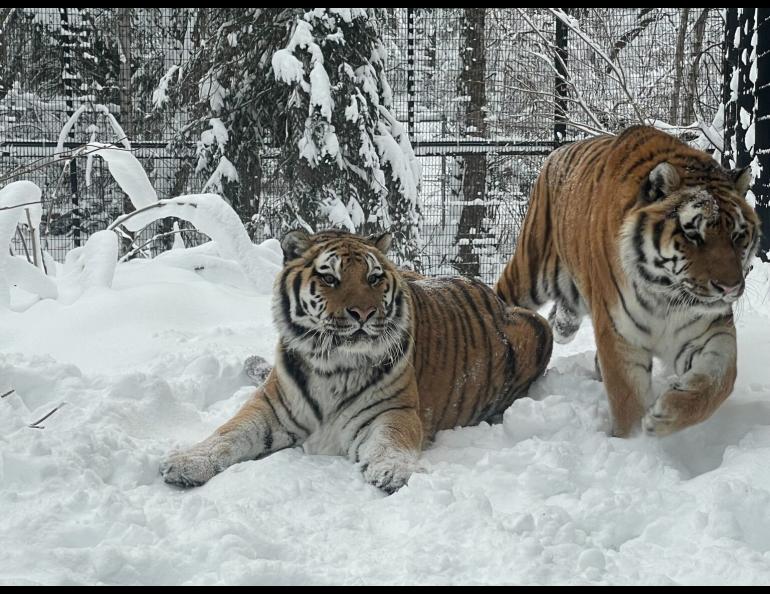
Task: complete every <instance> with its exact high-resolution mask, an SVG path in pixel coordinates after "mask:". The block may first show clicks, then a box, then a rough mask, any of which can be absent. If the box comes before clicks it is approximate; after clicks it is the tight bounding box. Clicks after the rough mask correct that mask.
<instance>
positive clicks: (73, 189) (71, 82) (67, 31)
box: [59, 8, 82, 247]
mask: <svg viewBox="0 0 770 594" xmlns="http://www.w3.org/2000/svg"><path fill="white" fill-rule="evenodd" d="M68 10H69V9H68V8H60V9H59V15H60V17H61V32H62V48H63V50H64V51H63V61H64V65H63V66H64V67H63V71H64V88H65V89H66V95H67V99H66V105H67V116H68V117H72V114H73V113H75V100H76V98H77V92H78V89H77V84H76V82H75V81H76V79H77V75H76V74H75V71H74V70H75V69H74V68H73V65H72V47H73V46H74V45H75V33H74V31H73V30H72V27H71V26H70V22H69V13H68ZM75 10H77V9H75ZM69 138H70V139H72V138H73V131H72V130H70V133H69ZM69 183H70V200H71V201H72V243H73V244H74V246H75V247H79V246H80V231H81V226H82V222H81V220H80V196H79V194H78V170H77V166H76V164H75V159H71V160H70V162H69Z"/></svg>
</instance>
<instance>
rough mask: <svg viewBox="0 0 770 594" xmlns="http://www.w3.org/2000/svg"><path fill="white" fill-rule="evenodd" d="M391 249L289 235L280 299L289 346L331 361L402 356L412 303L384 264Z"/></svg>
mask: <svg viewBox="0 0 770 594" xmlns="http://www.w3.org/2000/svg"><path fill="white" fill-rule="evenodd" d="M390 242H391V236H390V234H387V233H386V234H382V235H379V236H370V237H366V238H365V237H361V236H358V235H353V234H351V233H346V232H343V231H323V232H320V233H316V234H315V235H309V234H308V233H306V232H305V231H301V230H297V231H292V232H290V233H288V234H287V235H286V236H285V237H284V239H283V241H282V242H281V248H282V250H283V254H284V269H283V271H282V273H281V274H280V276H279V277H278V279H277V280H276V285H275V291H274V299H273V316H274V318H275V321H276V324H277V326H278V329H279V332H280V334H281V338H282V340H283V343H284V345H286V346H287V347H288V348H291V349H295V350H297V351H299V352H301V353H303V354H304V355H306V356H309V357H311V358H314V359H316V360H326V361H328V360H329V359H333V358H336V357H354V358H361V357H364V358H366V359H369V360H375V361H377V360H380V361H381V360H384V359H386V358H388V357H391V358H393V357H395V356H396V355H397V354H402V353H403V352H404V351H405V350H406V348H407V346H406V345H405V341H406V339H407V337H408V336H409V335H410V333H409V332H408V328H409V325H410V308H409V296H408V293H407V291H406V290H405V285H404V281H403V280H402V279H401V277H400V275H399V274H398V272H397V271H396V268H395V266H394V265H393V264H392V263H391V262H390V260H388V258H387V257H386V256H385V253H386V252H387V250H388V248H389V247H390Z"/></svg>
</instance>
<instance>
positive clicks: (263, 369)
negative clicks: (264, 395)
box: [243, 355, 273, 386]
mask: <svg viewBox="0 0 770 594" xmlns="http://www.w3.org/2000/svg"><path fill="white" fill-rule="evenodd" d="M272 369H273V366H272V365H270V363H268V362H267V361H266V360H265V359H263V358H262V357H260V356H259V355H252V356H251V357H248V358H247V359H246V360H245V361H244V362H243V371H244V373H245V374H246V375H247V376H248V378H249V379H250V380H251V381H252V382H254V385H256V386H261V385H262V383H263V382H264V381H265V379H266V378H267V376H268V375H269V374H270V371H271V370H272Z"/></svg>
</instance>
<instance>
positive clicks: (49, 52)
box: [0, 8, 724, 282]
mask: <svg viewBox="0 0 770 594" xmlns="http://www.w3.org/2000/svg"><path fill="white" fill-rule="evenodd" d="M211 10H215V9H121V8H115V9H93V8H84V9H76V8H59V9H31V8H30V9H27V8H15V9H0V177H4V178H6V181H7V180H8V179H9V177H8V176H9V174H11V173H12V172H13V170H14V168H16V167H19V166H28V165H29V164H30V163H31V162H33V161H35V160H40V163H43V162H47V161H50V160H51V159H52V157H53V155H54V151H55V149H56V146H57V144H59V143H63V146H64V147H65V148H68V147H69V148H71V147H75V146H79V145H82V144H83V143H84V142H88V141H91V140H96V141H101V142H119V141H120V140H122V138H123V137H128V139H130V141H131V147H132V150H133V151H134V152H135V154H136V155H137V157H138V158H139V159H140V161H141V162H142V163H143V165H144V166H145V168H146V169H147V172H148V175H149V177H150V180H151V182H152V183H153V184H154V186H155V188H156V189H157V191H158V195H159V197H161V198H167V197H171V196H174V195H177V194H181V193H184V192H190V191H200V190H201V188H200V187H196V185H195V184H196V183H198V182H196V180H195V178H194V176H192V175H191V172H193V171H194V170H195V167H196V145H195V144H194V143H191V142H190V141H189V139H185V138H186V137H184V136H183V132H184V131H185V126H186V125H187V123H188V121H189V120H190V119H191V117H192V116H193V115H194V114H192V113H191V110H192V108H185V107H184V105H183V107H182V108H180V109H177V110H167V109H166V110H163V109H159V108H158V107H159V103H162V102H163V100H164V97H165V90H166V88H167V87H169V85H172V84H173V82H174V80H176V79H178V78H179V77H182V76H194V75H195V73H190V72H181V71H179V69H178V66H179V64H181V63H182V62H183V61H184V57H185V56H186V55H187V54H189V53H190V52H191V51H193V50H194V48H196V47H200V46H201V45H202V44H205V43H207V42H208V40H209V37H208V35H209V33H207V31H206V22H207V14H208V13H207V12H206V11H211ZM193 11H197V12H193ZM380 14H381V18H382V22H381V24H380V30H381V34H382V38H383V42H384V44H385V47H386V50H387V51H388V59H389V61H388V77H389V81H390V84H391V87H392V97H393V109H394V111H395V113H396V115H397V117H398V118H399V119H400V120H401V121H403V122H404V123H405V124H407V126H408V130H409V133H410V137H411V139H412V142H413V145H414V148H415V152H416V154H417V156H418V159H419V162H420V164H421V166H422V170H423V178H422V186H421V210H422V216H423V228H422V238H423V254H422V263H423V266H424V267H425V270H426V272H428V273H434V274H435V273H448V272H454V271H456V270H460V271H462V272H464V273H468V274H478V275H480V276H481V277H482V278H484V279H485V280H487V281H490V282H491V281H494V279H495V277H496V275H497V273H498V271H499V269H500V268H501V266H502V265H503V264H504V262H505V261H506V260H507V258H508V257H509V256H510V254H511V253H512V251H513V247H514V243H515V239H516V236H517V233H518V229H519V227H520V224H521V221H522V218H523V216H524V213H525V212H526V206H527V197H528V194H529V190H530V187H531V186H532V184H533V182H534V179H535V177H536V175H537V172H538V171H539V169H540V167H541V165H542V162H543V159H544V158H545V156H546V155H547V154H548V153H549V152H550V151H551V150H553V148H554V147H555V146H556V145H558V144H559V143H562V142H568V141H570V140H573V139H575V138H578V137H581V136H584V135H586V134H595V133H600V132H605V131H606V132H614V131H617V130H618V129H621V128H623V127H625V126H627V125H630V124H634V123H640V122H641V121H652V120H657V121H659V122H666V123H667V124H669V125H672V126H675V127H676V126H679V127H680V129H679V132H682V131H683V130H684V131H685V132H686V129H687V128H688V127H692V128H693V130H692V133H691V138H695V137H696V136H697V135H698V134H702V126H701V127H699V128H697V129H696V128H695V127H694V126H692V124H694V123H695V122H696V121H697V122H700V123H702V124H705V125H708V124H710V123H711V122H712V121H713V120H714V119H715V118H716V117H718V111H719V106H720V103H721V97H722V95H721V94H722V72H721V68H722V58H721V52H722V48H721V44H722V41H723V38H724V23H723V16H722V12H720V10H719V9H698V8H689V9H677V8H673V9H658V8H655V9H649V8H639V9H633V8H625V9H619V8H613V9H609V8H607V9H602V8H594V9H572V10H570V11H569V12H568V13H563V12H561V9H491V8H490V9H389V10H387V11H382V12H381V13H380ZM73 114H79V117H78V118H77V119H76V121H74V123H73V117H72V115H73ZM68 122H70V123H72V126H71V127H70V128H69V129H65V128H66V126H67V123H68ZM62 130H64V132H62ZM254 150H255V151H259V150H263V151H265V159H264V160H263V166H262V168H261V171H260V172H259V176H260V179H259V180H257V183H255V184H254V187H255V188H256V190H255V191H256V192H257V194H258V199H257V200H256V201H255V205H256V206H255V212H253V213H246V216H244V222H246V223H249V224H250V226H251V232H252V234H253V235H254V237H255V239H262V238H263V237H265V235H266V234H269V233H270V231H271V229H272V226H271V225H270V220H269V217H270V212H271V210H274V206H275V204H276V203H277V202H280V200H281V199H282V196H283V195H284V193H285V191H286V188H287V187H288V184H290V183H291V180H287V179H283V178H281V177H280V176H278V175H277V174H276V173H275V172H276V171H277V170H278V169H277V168H276V167H275V162H274V159H273V158H272V156H273V153H271V152H270V151H269V149H268V148H267V147H259V146H255V147H254ZM26 170H27V172H26V173H25V174H24V176H25V177H26V178H27V179H31V180H32V181H34V182H35V183H37V184H38V185H40V186H41V188H42V189H43V199H44V207H45V208H44V211H45V212H44V223H45V224H44V229H43V232H44V243H45V247H46V249H48V250H49V252H50V253H51V254H52V255H53V256H54V257H55V258H56V259H59V260H61V259H62V258H63V257H64V255H65V254H66V252H67V251H68V250H69V249H71V248H72V247H74V246H76V245H80V244H82V243H83V242H84V240H85V239H86V237H87V236H88V235H89V234H90V233H93V232H94V231H96V230H98V229H103V228H105V226H106V225H107V224H108V223H109V222H110V221H111V220H113V219H114V218H115V217H116V216H117V215H119V214H120V213H122V212H123V211H124V208H126V206H127V202H126V200H125V196H124V195H123V193H122V192H121V190H120V188H119V187H118V186H117V184H116V183H115V182H114V181H113V179H112V177H111V175H110V174H109V172H108V171H107V168H106V165H105V164H104V163H103V162H102V161H101V159H98V158H95V159H92V160H90V161H89V160H87V159H85V158H81V159H78V160H76V161H74V162H73V163H72V164H70V165H68V166H66V167H65V166H64V163H63V162H62V163H59V164H56V165H53V166H49V167H41V168H38V169H32V170H31V171H29V167H26ZM252 215H253V216H252ZM250 218H251V220H249V219H250ZM169 230H170V222H167V226H166V227H165V228H163V227H161V228H160V229H152V230H151V231H148V232H147V233H149V234H150V235H151V234H153V233H156V232H159V231H160V232H161V233H164V234H163V238H162V239H161V240H159V242H157V245H156V244H154V243H150V244H148V245H147V246H146V248H145V249H146V250H147V251H149V252H152V251H154V250H158V249H162V248H163V243H164V242H166V243H167V244H169V243H170V242H171V240H172V237H171V236H170V235H169V234H168V231H169ZM185 233H187V235H188V236H187V238H188V240H190V241H199V240H200V238H197V237H195V234H194V233H192V232H191V231H185ZM147 239H149V236H148V237H143V238H140V239H139V240H137V243H139V244H142V243H144V242H146V241H147ZM15 249H17V250H19V251H20V250H21V249H22V248H21V246H20V245H16V246H15Z"/></svg>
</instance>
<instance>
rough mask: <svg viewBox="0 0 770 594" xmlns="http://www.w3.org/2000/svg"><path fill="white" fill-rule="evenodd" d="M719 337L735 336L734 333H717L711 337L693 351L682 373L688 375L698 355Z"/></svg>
mask: <svg viewBox="0 0 770 594" xmlns="http://www.w3.org/2000/svg"><path fill="white" fill-rule="evenodd" d="M717 336H733V334H732V332H717V333H716V334H714V335H713V336H711V337H709V339H708V340H707V341H706V342H704V343H703V345H701V346H700V347H698V348H697V349H693V350H692V352H691V353H690V356H689V357H687V363H685V366H684V371H683V372H682V373H687V372H688V371H690V369H692V362H693V359H695V357H696V356H697V355H700V354H701V353H702V352H703V350H704V349H705V348H706V345H707V344H708V343H709V342H711V339H712V338H716V337H717Z"/></svg>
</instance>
